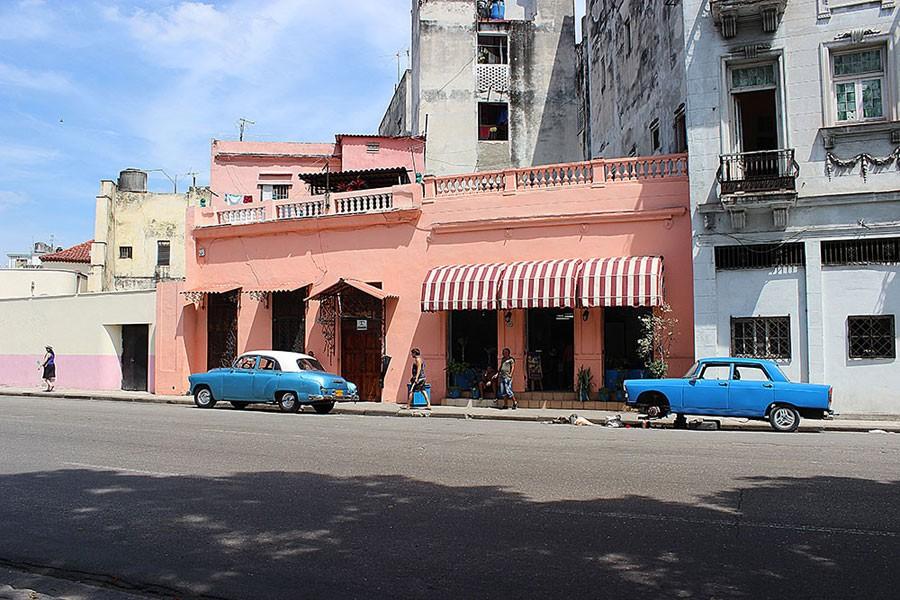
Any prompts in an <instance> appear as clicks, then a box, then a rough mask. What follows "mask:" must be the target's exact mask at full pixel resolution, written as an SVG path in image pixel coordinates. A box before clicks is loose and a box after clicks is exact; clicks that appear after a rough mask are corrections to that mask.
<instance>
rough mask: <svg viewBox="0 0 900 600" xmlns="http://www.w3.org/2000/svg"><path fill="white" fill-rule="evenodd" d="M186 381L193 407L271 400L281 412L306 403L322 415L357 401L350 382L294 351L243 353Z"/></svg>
mask: <svg viewBox="0 0 900 600" xmlns="http://www.w3.org/2000/svg"><path fill="white" fill-rule="evenodd" d="M188 381H189V383H190V393H191V395H193V396H194V404H196V405H197V406H198V407H199V408H212V407H214V406H215V405H216V403H217V402H219V401H227V402H230V403H231V405H232V406H233V407H234V408H237V409H244V408H247V407H248V406H249V405H250V404H276V405H278V407H279V408H280V409H281V410H282V412H290V413H295V412H298V411H299V410H300V407H301V406H303V405H304V404H306V405H311V406H312V407H313V409H314V410H315V411H316V412H317V413H319V414H327V413H329V412H331V409H332V408H334V404H335V402H356V401H358V400H359V393H358V392H357V389H356V386H355V385H354V384H353V383H351V382H349V381H347V380H346V379H344V378H343V377H341V376H339V375H335V374H333V373H328V372H327V371H325V369H324V368H323V367H322V365H321V363H319V361H318V360H316V358H315V357H313V356H310V355H308V354H299V353H296V352H277V351H274V350H259V351H256V352H245V353H244V354H241V355H240V356H238V357H237V358H236V359H235V360H234V363H232V365H231V366H230V367H226V368H221V369H212V370H211V371H208V372H206V373H197V374H194V375H191V376H190V377H188Z"/></svg>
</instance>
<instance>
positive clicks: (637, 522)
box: [0, 397, 900, 599]
mask: <svg viewBox="0 0 900 600" xmlns="http://www.w3.org/2000/svg"><path fill="white" fill-rule="evenodd" d="M898 559H900V435H896V434H865V433H809V434H777V433H770V432H736V431H730V432H726V431H723V432H717V431H673V430H640V429H606V428H601V427H584V428H580V427H573V426H566V425H546V424H539V423H513V422H498V421H479V420H456V419H435V418H406V419H398V418H379V417H364V416H349V415H327V416H321V415H315V414H310V413H304V414H300V415H285V414H279V413H275V412H268V411H260V410H249V411H237V410H231V409H229V408H221V409H216V410H211V411H203V410H199V409H195V408H193V407H186V406H168V405H146V404H132V403H116V402H99V401H79V400H59V399H53V400H49V399H35V398H6V397H0V567H4V568H9V569H29V570H40V571H41V572H43V573H46V574H48V575H52V576H53V577H59V578H68V579H77V580H79V581H87V582H90V583H92V584H96V585H100V586H110V587H116V588H118V589H125V590H128V591H131V592H135V593H142V594H147V595H150V596H158V597H173V598H175V597H177V598H228V599H269V598H272V599H280V598H388V597H390V598H429V599H434V598H544V597H554V598H556V597H559V598H565V597H572V598H722V599H730V598H753V599H757V598H866V599H878V598H892V599H893V598H897V597H898V589H900V569H898ZM3 583H4V582H3V581H0V584H3ZM38 591H41V590H38Z"/></svg>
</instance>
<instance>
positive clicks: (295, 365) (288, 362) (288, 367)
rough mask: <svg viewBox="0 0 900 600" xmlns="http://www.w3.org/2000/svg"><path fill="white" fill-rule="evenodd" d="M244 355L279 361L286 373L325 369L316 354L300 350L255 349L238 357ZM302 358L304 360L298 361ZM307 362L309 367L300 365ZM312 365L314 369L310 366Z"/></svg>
mask: <svg viewBox="0 0 900 600" xmlns="http://www.w3.org/2000/svg"><path fill="white" fill-rule="evenodd" d="M244 356H265V357H267V358H272V359H274V360H276V361H278V366H279V367H281V370H282V371H283V372H286V373H299V372H300V371H310V370H316V371H324V370H325V368H324V367H322V363H320V362H319V359H317V358H316V357H315V356H310V355H309V354H301V353H300V352H284V351H282V350H254V351H252V352H244V353H243V354H241V355H240V356H239V357H238V358H242V357H244ZM298 359H302V360H303V362H297V360H298ZM301 364H305V365H306V366H307V368H305V369H304V368H301V367H300V365H301ZM310 367H312V369H311V368H310Z"/></svg>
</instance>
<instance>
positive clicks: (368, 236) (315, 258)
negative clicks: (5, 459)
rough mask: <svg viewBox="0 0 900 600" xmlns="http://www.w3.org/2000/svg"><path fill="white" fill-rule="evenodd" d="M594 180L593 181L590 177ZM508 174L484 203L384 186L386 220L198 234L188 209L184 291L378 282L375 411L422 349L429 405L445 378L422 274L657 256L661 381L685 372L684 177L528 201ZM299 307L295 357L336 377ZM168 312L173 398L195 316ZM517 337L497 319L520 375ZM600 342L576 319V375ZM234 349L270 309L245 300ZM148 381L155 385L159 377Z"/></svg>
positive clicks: (565, 191) (251, 344) (246, 344)
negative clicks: (663, 326)
mask: <svg viewBox="0 0 900 600" xmlns="http://www.w3.org/2000/svg"><path fill="white" fill-rule="evenodd" d="M629 164H630V163H629ZM596 168H597V169H601V171H602V167H596ZM598 172H600V171H598ZM521 175H522V173H521V172H520V173H516V172H508V173H501V174H499V175H498V178H499V180H500V181H501V182H502V181H505V188H503V189H502V190H501V191H492V192H490V193H469V194H440V193H438V192H437V190H438V189H439V188H441V186H442V185H444V184H447V183H448V181H449V180H451V179H452V178H445V179H443V180H440V181H434V180H427V181H426V183H425V185H424V186H420V185H416V184H412V185H409V186H403V187H395V188H393V194H394V208H393V210H392V211H389V212H386V213H379V212H375V213H371V214H360V215H329V216H325V217H319V218H309V219H294V220H288V221H272V220H268V221H265V222H260V223H253V224H246V225H228V226H213V227H209V226H202V227H201V226H198V225H211V224H213V223H215V222H216V220H215V218H213V217H214V216H213V215H211V213H210V211H203V210H201V209H191V211H190V212H189V215H188V231H190V232H191V235H190V236H189V237H188V240H187V245H188V248H187V256H188V257H189V259H188V265H187V279H188V285H189V286H190V287H197V286H201V287H202V286H203V285H208V284H222V283H234V284H238V285H243V286H250V285H253V286H263V287H264V286H266V285H271V286H273V287H278V286H280V285H282V284H284V283H286V282H287V281H288V280H289V281H290V282H292V283H295V284H299V283H308V284H311V285H313V286H314V291H315V289H316V288H321V287H323V286H325V285H328V284H331V283H333V282H334V281H336V280H338V279H339V278H353V279H359V280H362V281H367V282H380V283H381V284H382V286H383V289H384V290H386V291H388V292H390V293H392V294H396V295H397V296H399V299H398V300H389V301H388V305H387V306H388V308H387V314H388V318H387V327H386V340H385V341H386V349H385V351H386V353H387V354H389V355H391V356H393V357H394V361H393V363H392V364H391V368H390V370H389V372H388V374H387V377H386V381H385V392H384V395H383V399H384V400H386V401H397V400H401V399H403V398H404V395H405V391H404V383H405V381H406V378H407V377H408V372H409V368H410V362H409V358H408V354H409V349H410V348H411V347H419V348H421V349H422V351H423V355H424V358H425V359H426V361H428V363H429V370H430V373H431V374H432V385H433V393H434V396H435V398H441V397H442V396H443V395H444V394H445V389H444V387H445V384H444V381H443V379H444V378H443V377H442V372H443V369H444V366H445V365H446V349H447V339H446V337H447V336H446V332H447V326H446V319H447V315H446V313H424V314H423V313H422V312H421V310H420V297H421V286H422V282H423V280H424V278H425V275H426V274H427V272H428V270H429V269H430V268H433V267H435V266H440V265H445V264H466V263H481V262H514V261H520V260H541V259H556V258H582V259H587V258H595V257H607V256H647V255H654V256H663V257H664V261H665V270H666V300H667V301H668V302H669V304H671V306H672V307H673V309H674V310H675V313H676V315H677V317H678V318H679V320H680V331H679V335H678V338H677V341H676V343H675V346H674V349H673V359H672V367H673V370H674V371H682V370H686V368H687V367H688V366H689V364H690V363H691V361H692V360H693V333H692V332H693V326H692V323H693V304H692V302H693V300H692V267H691V225H690V216H689V210H688V209H689V197H688V194H689V192H688V182H687V178H686V176H683V175H678V174H673V175H666V176H659V177H637V176H635V177H633V178H632V177H626V178H621V177H619V178H616V179H615V180H609V181H605V180H604V179H603V178H602V177H599V176H595V181H594V182H593V183H584V182H580V181H578V180H567V182H568V183H566V184H565V185H563V184H552V185H547V186H540V188H539V189H533V188H531V187H526V186H523V185H522V184H517V183H516V181H517V178H518V177H520V176H521ZM460 177H461V178H463V179H465V178H466V177H468V178H472V177H475V176H471V175H470V176H460ZM478 177H482V175H478ZM198 247H202V248H204V251H205V256H204V257H202V258H201V257H198V255H197V248H198ZM176 304H177V303H176ZM309 304H310V305H309V307H308V313H307V338H308V341H307V346H308V348H309V349H312V350H313V351H314V352H315V353H316V356H318V357H319V358H320V359H322V361H323V363H324V364H325V365H326V367H328V368H330V369H333V370H334V371H336V372H338V373H339V372H340V371H341V364H340V339H339V337H338V340H337V342H336V348H337V349H338V350H337V352H336V353H335V355H333V356H332V355H329V354H328V353H327V352H326V351H325V345H324V341H323V338H322V332H321V329H320V327H319V326H318V325H317V324H316V315H317V312H318V309H319V307H318V305H317V303H316V302H310V303H309ZM172 306H173V305H172V304H171V303H170V304H168V305H167V308H165V309H163V312H166V314H160V315H158V327H159V328H160V330H162V328H163V326H164V325H165V324H169V325H170V326H171V325H172V324H177V326H178V331H179V332H180V334H181V336H182V338H183V339H179V338H178V336H174V335H173V336H168V335H164V334H163V333H160V334H159V335H158V336H157V340H158V342H157V355H161V354H162V353H163V352H165V351H166V350H167V348H168V344H169V342H172V343H174V344H175V345H176V346H178V345H179V344H180V347H178V348H176V349H174V350H172V351H173V352H176V353H182V352H183V353H184V354H185V359H184V362H183V364H181V365H179V366H178V367H177V368H176V369H175V370H173V371H168V372H167V374H166V377H167V380H166V381H169V380H172V379H173V378H174V379H175V380H177V381H178V382H180V383H181V385H184V378H185V377H186V376H187V374H188V372H189V370H203V367H205V361H206V347H205V343H206V341H205V340H206V316H205V309H204V308H203V306H202V305H201V306H200V307H196V308H195V307H194V306H193V305H191V306H189V307H184V303H183V302H182V303H181V308H178V306H175V308H174V310H175V311H176V313H177V312H178V311H179V310H180V311H181V313H180V314H177V315H172V314H169V313H170V312H171V310H173V309H172ZM193 311H196V313H194V312H193ZM338 329H339V328H338ZM524 333H525V313H524V311H513V318H512V326H511V327H508V326H506V325H505V324H504V323H503V322H502V319H498V341H499V344H500V347H503V346H509V347H510V348H511V349H512V352H513V355H514V356H516V357H517V358H518V359H519V364H520V365H524V358H525V356H524V352H525V335H524ZM602 337H603V322H602V310H601V309H595V310H592V311H591V314H590V316H589V319H588V320H587V321H582V320H581V319H576V322H575V364H576V369H577V367H578V366H582V365H584V366H589V367H591V369H592V371H593V372H594V373H595V374H600V373H602V372H603V343H602ZM238 338H239V339H238V350H239V351H246V350H250V349H260V348H265V347H267V346H268V345H269V343H270V340H271V312H270V309H269V308H267V307H266V306H265V304H264V303H262V302H258V301H255V300H252V299H251V298H250V297H249V296H248V295H247V294H242V297H241V306H240V311H239V336H238ZM179 369H180V374H179ZM523 375H524V369H521V368H520V369H519V372H518V377H517V379H516V381H515V382H514V387H515V388H516V389H522V387H523V385H524V376H523ZM178 377H180V378H181V379H180V380H178V379H177V378H178ZM595 377H597V379H599V378H600V377H599V376H597V375H595ZM157 381H158V382H162V381H163V376H162V374H161V373H158V375H157ZM166 385H169V384H168V383H166ZM160 387H161V388H162V387H164V386H163V385H160Z"/></svg>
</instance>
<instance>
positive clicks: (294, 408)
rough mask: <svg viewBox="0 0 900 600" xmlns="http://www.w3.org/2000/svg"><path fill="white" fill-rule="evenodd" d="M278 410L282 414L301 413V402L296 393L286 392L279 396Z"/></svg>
mask: <svg viewBox="0 0 900 600" xmlns="http://www.w3.org/2000/svg"><path fill="white" fill-rule="evenodd" d="M278 408H280V409H281V412H286V413H295V412H299V411H300V400H299V399H298V398H297V394H295V393H294V392H284V393H283V394H281V395H280V396H278Z"/></svg>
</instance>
